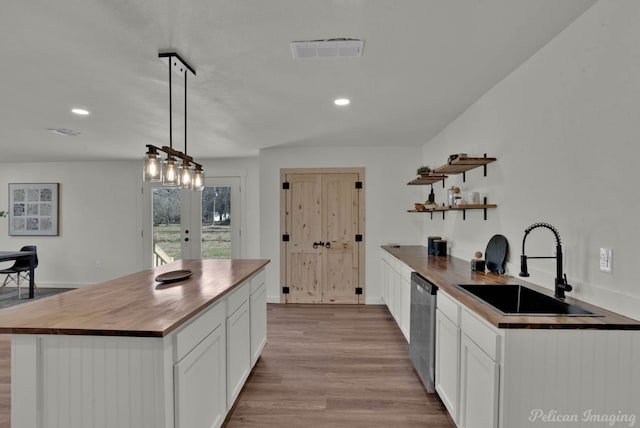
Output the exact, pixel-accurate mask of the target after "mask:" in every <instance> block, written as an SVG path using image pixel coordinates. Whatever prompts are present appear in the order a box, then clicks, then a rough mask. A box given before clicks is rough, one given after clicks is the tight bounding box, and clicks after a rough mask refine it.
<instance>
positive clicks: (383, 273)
mask: <svg viewBox="0 0 640 428" xmlns="http://www.w3.org/2000/svg"><path fill="white" fill-rule="evenodd" d="M380 278H381V279H382V301H383V302H384V303H385V305H387V307H389V264H388V263H387V261H386V260H385V259H384V258H381V259H380Z"/></svg>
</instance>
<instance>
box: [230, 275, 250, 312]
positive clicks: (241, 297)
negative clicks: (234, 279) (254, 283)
mask: <svg viewBox="0 0 640 428" xmlns="http://www.w3.org/2000/svg"><path fill="white" fill-rule="evenodd" d="M250 292H251V284H250V281H245V282H244V283H243V284H242V285H240V286H239V287H238V288H236V289H235V290H233V291H232V292H231V294H229V296H228V297H227V298H226V299H225V300H226V301H227V317H230V316H231V314H233V313H234V312H235V311H236V310H237V309H238V308H239V307H240V305H242V304H243V303H244V302H246V301H247V300H249V294H250Z"/></svg>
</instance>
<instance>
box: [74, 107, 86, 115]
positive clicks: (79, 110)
mask: <svg viewBox="0 0 640 428" xmlns="http://www.w3.org/2000/svg"><path fill="white" fill-rule="evenodd" d="M71 113H73V114H77V115H79V116H86V115H88V114H89V110H85V109H83V108H72V109H71Z"/></svg>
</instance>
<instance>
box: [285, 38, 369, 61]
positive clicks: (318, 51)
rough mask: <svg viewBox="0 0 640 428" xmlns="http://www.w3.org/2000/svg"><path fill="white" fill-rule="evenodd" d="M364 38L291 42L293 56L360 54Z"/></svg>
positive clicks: (344, 55) (311, 56)
mask: <svg viewBox="0 0 640 428" xmlns="http://www.w3.org/2000/svg"><path fill="white" fill-rule="evenodd" d="M363 48H364V40H358V39H326V40H307V41H300V42H291V54H292V55H293V57H294V58H341V57H354V56H362V49H363Z"/></svg>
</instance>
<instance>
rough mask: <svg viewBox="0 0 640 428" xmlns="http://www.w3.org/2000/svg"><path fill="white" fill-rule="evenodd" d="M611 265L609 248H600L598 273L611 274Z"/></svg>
mask: <svg viewBox="0 0 640 428" xmlns="http://www.w3.org/2000/svg"><path fill="white" fill-rule="evenodd" d="M612 264H613V250H612V249H611V248H600V271H601V272H607V273H611V270H612Z"/></svg>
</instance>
